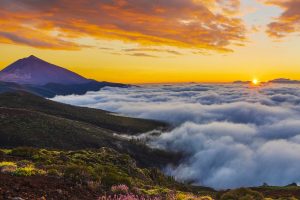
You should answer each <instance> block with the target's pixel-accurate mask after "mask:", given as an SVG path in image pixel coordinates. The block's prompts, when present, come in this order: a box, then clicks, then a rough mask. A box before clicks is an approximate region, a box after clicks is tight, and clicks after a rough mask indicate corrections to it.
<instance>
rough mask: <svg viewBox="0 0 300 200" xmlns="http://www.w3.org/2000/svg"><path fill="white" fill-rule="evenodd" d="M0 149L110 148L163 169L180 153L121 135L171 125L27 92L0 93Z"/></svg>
mask: <svg viewBox="0 0 300 200" xmlns="http://www.w3.org/2000/svg"><path fill="white" fill-rule="evenodd" d="M0 119H1V120H0V127H1V129H0V147H4V148H11V147H19V146H30V147H39V148H55V149H85V148H100V147H110V148H113V149H116V150H118V151H121V152H125V153H128V154H129V155H131V156H132V157H133V158H135V159H136V160H137V161H138V163H139V164H140V165H142V166H163V165H165V164H167V163H169V162H174V161H176V160H178V159H179V157H178V155H177V154H172V153H167V152H164V151H160V150H153V149H150V148H148V147H146V146H145V145H144V144H142V143H140V142H137V141H134V140H127V139H124V138H122V137H120V134H137V133H142V132H147V131H150V130H153V129H163V128H166V127H167V125H166V124H164V123H161V122H157V121H151V120H144V119H135V118H129V117H123V116H117V115H114V114H112V113H109V112H106V111H103V110H98V109H90V108H82V107H75V106H71V105H66V104H62V103H57V102H54V101H50V100H46V99H43V98H41V97H38V96H35V95H32V94H28V93H24V92H18V93H4V94H0Z"/></svg>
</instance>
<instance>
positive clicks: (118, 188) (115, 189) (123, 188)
mask: <svg viewBox="0 0 300 200" xmlns="http://www.w3.org/2000/svg"><path fill="white" fill-rule="evenodd" d="M111 192H112V193H114V194H128V192H129V188H128V186H127V185H124V184H120V185H113V186H112V187H111Z"/></svg>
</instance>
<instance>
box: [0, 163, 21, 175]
mask: <svg viewBox="0 0 300 200" xmlns="http://www.w3.org/2000/svg"><path fill="white" fill-rule="evenodd" d="M0 169H1V173H4V174H11V173H13V172H14V171H16V169H17V165H16V163H14V162H6V161H3V162H0Z"/></svg>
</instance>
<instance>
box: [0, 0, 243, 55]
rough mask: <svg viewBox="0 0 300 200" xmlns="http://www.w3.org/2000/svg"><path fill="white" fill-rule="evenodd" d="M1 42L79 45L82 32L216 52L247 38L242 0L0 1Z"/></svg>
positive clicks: (35, 44) (50, 46) (58, 46)
mask: <svg viewBox="0 0 300 200" xmlns="http://www.w3.org/2000/svg"><path fill="white" fill-rule="evenodd" d="M0 6H1V10H0V24H1V31H0V42H2V43H14V44H23V45H29V46H33V47H38V48H50V49H71V50H73V49H74V50H76V49H79V48H82V47H85V46H84V45H81V44H80V43H78V42H76V39H78V38H81V37H92V38H95V39H113V40H114V39H117V40H122V41H125V42H134V43H139V44H147V45H158V46H160V45H167V46H177V47H187V48H196V49H199V48H200V49H210V50H215V51H222V52H224V51H231V50H230V48H229V46H230V45H231V44H233V43H241V42H243V41H244V40H245V27H244V24H243V22H242V20H241V19H239V18H236V17H234V14H235V13H237V12H238V11H239V0H233V1H230V2H228V1H225V0H205V1H196V0H185V1H182V0H172V1H149V0H139V1H135V0H92V1H88V2H87V1H83V0H78V1H70V0H59V1H58V0H43V1H36V0H26V1H25V0H0Z"/></svg>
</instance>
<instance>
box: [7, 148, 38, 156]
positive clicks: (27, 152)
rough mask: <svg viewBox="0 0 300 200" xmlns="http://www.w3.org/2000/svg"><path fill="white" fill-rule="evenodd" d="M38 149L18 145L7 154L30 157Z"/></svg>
mask: <svg viewBox="0 0 300 200" xmlns="http://www.w3.org/2000/svg"><path fill="white" fill-rule="evenodd" d="M38 151H39V150H38V149H35V148H31V147H19V148H15V149H13V150H12V151H11V152H10V153H9V154H10V155H12V156H18V157H24V158H32V157H33V156H34V155H36V154H37V153H38Z"/></svg>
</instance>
